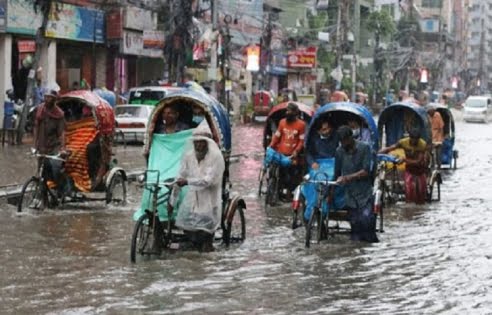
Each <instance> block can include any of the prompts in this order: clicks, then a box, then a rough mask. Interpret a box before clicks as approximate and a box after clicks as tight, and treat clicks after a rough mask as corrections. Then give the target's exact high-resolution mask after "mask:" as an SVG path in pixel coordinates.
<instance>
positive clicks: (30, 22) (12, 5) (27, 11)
mask: <svg viewBox="0 0 492 315" xmlns="http://www.w3.org/2000/svg"><path fill="white" fill-rule="evenodd" d="M7 3H8V5H7V12H8V14H7V32H9V33H16V34H26V35H35V34H36V31H37V29H38V28H39V27H40V26H41V23H42V21H43V16H42V15H41V14H36V13H35V12H34V7H33V3H32V2H31V1H25V0H8V1H7Z"/></svg>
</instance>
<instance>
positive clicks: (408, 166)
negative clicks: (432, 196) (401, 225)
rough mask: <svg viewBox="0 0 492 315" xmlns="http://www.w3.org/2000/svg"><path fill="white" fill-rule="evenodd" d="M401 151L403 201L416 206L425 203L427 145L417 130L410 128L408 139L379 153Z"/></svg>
mask: <svg viewBox="0 0 492 315" xmlns="http://www.w3.org/2000/svg"><path fill="white" fill-rule="evenodd" d="M399 148H401V149H403V150H404V152H405V157H404V158H403V162H404V163H405V173H404V181H405V199H406V202H415V203H417V204H423V203H425V200H426V196H427V169H428V162H429V161H428V159H427V156H426V154H427V151H428V147H427V143H426V142H425V140H424V139H422V138H421V136H420V130H419V129H418V128H412V129H410V131H409V137H405V138H403V139H401V140H400V141H398V142H397V143H395V144H393V145H391V146H389V147H386V148H383V149H381V150H380V151H379V153H389V152H391V151H393V150H395V149H399Z"/></svg>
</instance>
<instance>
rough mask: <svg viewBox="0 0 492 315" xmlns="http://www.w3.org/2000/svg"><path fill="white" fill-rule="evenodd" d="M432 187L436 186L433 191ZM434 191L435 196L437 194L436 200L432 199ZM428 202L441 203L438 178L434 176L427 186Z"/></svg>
mask: <svg viewBox="0 0 492 315" xmlns="http://www.w3.org/2000/svg"><path fill="white" fill-rule="evenodd" d="M434 186H436V188H435V189H434ZM434 191H436V194H437V198H436V199H433V197H434ZM428 201H429V202H432V201H441V180H440V178H439V176H436V177H435V178H434V179H433V180H432V181H431V183H430V185H429V199H428Z"/></svg>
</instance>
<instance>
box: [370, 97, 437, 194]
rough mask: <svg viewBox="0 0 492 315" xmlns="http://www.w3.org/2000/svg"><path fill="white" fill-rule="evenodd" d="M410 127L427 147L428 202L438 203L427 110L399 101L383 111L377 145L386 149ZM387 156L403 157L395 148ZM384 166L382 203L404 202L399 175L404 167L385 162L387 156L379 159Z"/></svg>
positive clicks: (406, 134)
mask: <svg viewBox="0 0 492 315" xmlns="http://www.w3.org/2000/svg"><path fill="white" fill-rule="evenodd" d="M412 128H418V129H419V130H420V137H421V138H422V139H423V140H424V141H425V142H426V144H427V152H426V161H427V162H428V167H427V183H426V191H427V201H428V202H431V201H434V200H436V201H439V200H440V199H441V184H442V178H441V173H440V171H439V170H438V169H436V168H434V167H432V165H431V161H432V159H433V152H432V130H431V126H430V120H429V115H428V113H427V110H426V109H425V108H424V107H422V106H420V105H417V104H415V103H412V102H398V103H393V104H391V105H390V106H387V107H386V108H384V110H383V111H382V112H381V114H380V116H379V120H378V131H379V134H380V135H381V139H380V146H381V147H388V146H391V145H393V144H395V143H397V142H398V141H399V140H400V139H402V138H404V137H406V136H408V131H409V130H411V129H412ZM390 155H393V156H395V157H396V158H398V159H401V158H404V157H405V153H404V151H403V149H397V150H395V151H394V152H390ZM381 161H382V162H384V163H385V164H386V166H385V177H386V182H385V194H384V195H385V198H384V199H385V200H386V201H387V202H395V201H398V200H404V199H405V185H404V183H403V179H402V173H403V171H404V170H405V164H404V163H400V164H398V165H396V164H395V163H391V162H388V161H387V160H386V157H383V159H382V160H381Z"/></svg>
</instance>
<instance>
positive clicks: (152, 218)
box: [130, 89, 246, 262]
mask: <svg viewBox="0 0 492 315" xmlns="http://www.w3.org/2000/svg"><path fill="white" fill-rule="evenodd" d="M174 105H177V106H175V108H176V109H177V110H178V111H179V114H180V116H179V117H180V118H181V119H183V122H185V123H187V124H189V125H190V126H191V127H192V128H194V127H196V126H193V124H192V107H193V106H198V107H200V108H201V109H202V110H203V111H204V112H205V119H206V121H207V123H208V125H209V127H210V129H211V131H212V136H213V139H214V141H215V142H216V143H217V144H218V145H219V147H220V149H221V151H222V154H223V157H224V161H225V170H224V176H223V181H222V214H221V224H220V228H219V232H220V231H221V232H222V235H221V237H220V238H217V237H216V238H215V239H216V240H219V239H220V240H222V242H223V243H224V244H225V245H226V246H229V244H231V243H232V242H234V241H237V242H242V241H244V239H245V238H246V226H245V224H246V223H245V217H244V210H246V203H245V201H244V199H242V198H241V197H240V196H233V197H231V195H230V188H231V183H230V178H229V164H230V161H229V159H230V153H231V126H230V122H229V117H228V115H227V111H226V109H225V108H224V106H223V105H222V104H220V103H219V102H218V101H217V100H216V99H214V98H213V97H211V96H209V95H206V94H202V93H201V92H197V91H193V90H188V89H183V90H180V91H176V92H174V93H170V94H168V95H166V96H165V97H164V98H163V99H162V100H161V101H160V102H159V103H158V104H157V105H156V107H155V109H154V110H153V111H152V114H151V116H150V118H149V124H148V127H147V132H146V138H145V139H146V140H145V144H144V149H145V150H149V149H150V146H151V145H152V136H153V133H154V131H155V128H156V127H157V126H158V124H159V119H160V116H161V113H162V111H163V110H164V108H166V107H168V106H174ZM148 172H158V171H157V170H147V171H146V173H148ZM166 180H168V179H166ZM143 186H144V188H145V189H149V190H150V191H151V193H152V196H153V197H152V198H153V199H154V201H153V202H154V204H153V205H152V206H151V209H145V213H144V214H143V215H142V216H141V217H140V218H139V219H138V220H137V222H136V223H135V227H134V232H133V236H132V241H131V252H130V260H131V261H132V262H136V261H137V256H145V257H149V256H151V255H155V254H160V253H156V252H155V251H154V250H153V249H152V248H147V246H148V245H149V244H148V241H149V239H150V238H152V239H153V240H157V242H160V245H161V249H162V250H174V249H176V248H175V247H174V246H175V245H176V244H177V243H179V242H181V241H188V239H187V238H186V237H184V234H183V231H181V230H180V229H178V228H176V227H175V226H174V220H172V219H171V220H169V219H168V220H166V221H164V222H161V221H160V219H159V215H158V212H157V205H158V202H161V203H162V202H165V200H167V199H166V198H168V197H167V196H166V195H162V196H160V197H157V191H158V190H160V189H161V188H159V187H162V186H166V184H165V182H162V181H160V180H157V182H155V183H146V184H144V185H143ZM169 187H170V186H169ZM169 187H168V188H169ZM154 192H155V193H154ZM235 218H238V219H239V227H240V231H239V236H238V237H235V236H232V230H233V228H234V223H235V221H234V219H235ZM149 226H152V228H149ZM164 228H165V230H163V229H164ZM142 233H143V234H144V235H142ZM236 238H237V240H236ZM142 240H143V241H142Z"/></svg>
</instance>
